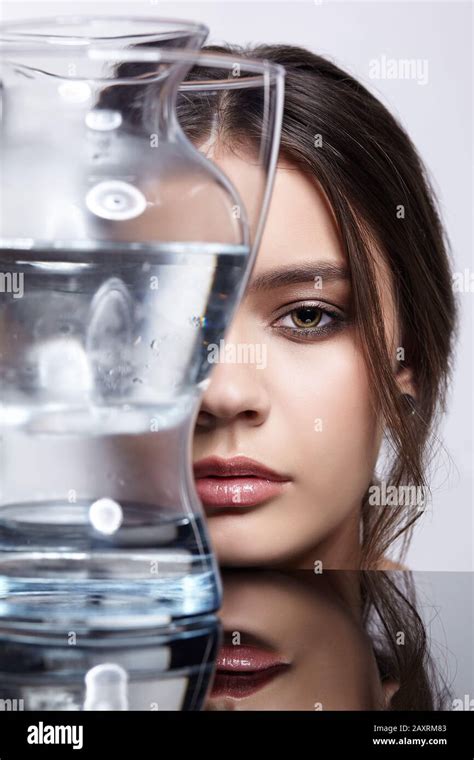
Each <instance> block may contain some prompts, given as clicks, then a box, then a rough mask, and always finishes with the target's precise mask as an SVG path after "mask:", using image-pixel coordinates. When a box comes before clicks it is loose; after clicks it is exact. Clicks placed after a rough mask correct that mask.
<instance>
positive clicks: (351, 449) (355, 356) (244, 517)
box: [194, 159, 390, 568]
mask: <svg viewBox="0 0 474 760" xmlns="http://www.w3.org/2000/svg"><path fill="white" fill-rule="evenodd" d="M223 168H224V170H225V171H226V173H227V174H228V175H229V176H230V177H231V178H232V179H233V180H234V183H235V184H236V186H237V187H238V188H239V190H240V192H241V195H242V196H243V198H244V202H245V198H246V193H247V190H248V193H247V195H250V189H248V186H249V184H250V180H249V179H247V178H246V176H245V170H244V171H242V169H241V167H239V168H237V169H236V168H235V165H234V164H233V163H232V160H230V159H229V160H228V161H227V163H226V162H223ZM237 173H238V174H237ZM246 181H247V187H246V185H245V183H246ZM345 265H346V261H345V260H344V256H343V253H342V249H341V245H340V242H339V239H338V235H337V231H336V227H335V223H334V220H333V216H332V212H331V210H330V208H329V206H328V204H327V202H326V201H325V198H324V196H323V194H322V193H321V192H320V191H319V190H318V189H317V188H316V186H315V184H314V182H312V181H310V180H309V179H307V178H306V177H305V176H304V175H303V174H302V173H301V172H299V171H298V170H296V169H294V168H292V167H291V166H290V165H288V164H281V165H280V166H279V168H278V170H277V173H276V180H275V185H274V190H273V195H272V201H271V205H270V209H269V215H268V219H267V223H266V227H265V231H264V235H263V239H262V244H261V246H260V249H259V253H258V257H257V261H256V265H255V268H254V270H253V273H252V278H251V281H250V284H249V287H248V289H247V292H246V296H245V298H244V300H243V302H242V303H241V305H240V307H239V309H238V311H237V313H236V316H235V318H234V320H233V322H232V325H231V328H230V330H229V331H228V333H227V334H226V336H225V341H226V343H227V344H234V345H239V344H252V345H254V346H256V347H260V349H261V350H262V351H263V349H264V350H265V351H266V366H262V362H260V363H258V362H256V361H254V362H253V363H251V361H249V362H247V363H245V362H241V363H231V362H228V361H224V362H222V363H220V364H217V365H215V368H214V370H213V373H212V376H211V382H210V385H209V387H208V389H207V391H206V393H205V394H204V397H203V401H202V405H201V411H200V414H199V417H198V419H197V425H196V430H195V438H194V462H195V463H196V462H197V461H198V460H202V459H204V458H208V457H210V456H217V457H221V458H224V459H229V458H232V457H235V456H237V455H242V456H245V457H249V458H251V459H254V460H256V461H257V462H259V463H261V464H263V465H266V466H267V467H269V468H271V469H272V470H274V471H276V472H277V473H279V474H282V475H283V476H285V477H286V482H284V483H280V484H279V485H277V486H275V487H271V488H266V487H265V484H263V486H262V487H260V485H261V481H260V485H258V484H256V485H258V488H255V489H254V491H255V492H256V494H257V496H256V501H257V502H258V503H256V504H255V503H253V504H252V505H251V506H245V502H246V497H247V495H248V494H249V493H252V481H251V480H249V479H248V478H247V479H241V480H240V483H239V480H238V479H236V478H232V481H231V480H229V479H227V481H226V480H223V479H220V480H219V481H218V480H216V478H215V477H214V480H213V482H212V481H211V480H210V479H209V478H207V479H205V478H204V479H199V478H198V479H197V487H198V492H199V494H200V497H201V500H202V501H203V503H204V506H205V507H206V499H209V493H210V492H212V489H213V488H214V490H215V491H216V489H217V496H214V499H213V503H214V508H213V509H212V510H211V508H210V506H209V503H208V505H207V506H208V508H207V509H206V511H207V512H208V518H209V529H210V534H211V538H212V541H213V544H214V548H215V550H216V553H217V556H218V559H219V560H220V562H221V563H222V564H239V565H246V564H247V565H248V564H259V563H261V564H266V565H271V564H274V565H277V564H278V563H281V562H282V563H285V565H286V566H291V565H292V566H296V567H313V564H314V562H315V561H317V560H323V561H324V563H325V566H326V567H339V568H341V567H354V566H357V559H358V555H357V553H358V544H359V538H358V530H359V528H358V526H359V510H360V504H361V500H362V498H363V496H364V493H365V492H366V489H367V487H368V485H369V484H370V480H371V477H372V472H373V468H374V465H375V462H376V458H377V453H378V450H379V446H380V439H381V436H380V432H379V425H378V422H377V418H376V415H375V413H374V411H373V408H372V403H371V402H372V390H371V387H370V383H369V380H368V374H367V370H366V366H365V364H364V361H363V358H362V354H361V350H360V347H359V346H358V345H357V341H356V335H355V330H354V328H353V326H352V325H351V287H350V282H349V279H348V278H347V277H344V276H342V275H343V272H339V269H340V268H342V269H344V267H345ZM305 266H306V267H309V271H307V273H306V275H305V276H304V277H303V278H300V277H298V278H297V279H298V281H297V282H286V281H280V282H275V281H274V280H273V281H272V280H271V279H270V277H271V276H272V275H274V274H275V273H276V272H277V271H278V272H279V271H284V272H286V273H287V274H288V275H289V276H290V277H291V278H292V279H296V277H295V275H296V273H297V271H298V270H299V269H300V268H302V267H305ZM331 268H332V269H331ZM318 270H321V272H320V274H321V277H320V278H319V279H316V280H315V276H317V275H318ZM337 274H338V275H339V276H336V275H337ZM332 275H333V276H332ZM300 279H303V280H304V281H299V280H300ZM257 286H258V287H257ZM386 290H388V289H386ZM382 296H383V293H382ZM388 298H389V293H386V294H385V301H387V299H388ZM388 313H390V311H389V312H388ZM262 347H263V349H262ZM235 355H236V356H237V357H238V353H237V352H236V354H235ZM263 355H264V354H263V353H261V354H260V355H259V354H258V352H257V350H256V349H255V354H254V356H260V358H261V356H263ZM219 482H220V483H221V484H222V485H223V486H224V488H222V487H220V491H219V490H218V489H219V486H218V485H217V486H216V484H218V483H219ZM254 482H255V481H254ZM267 485H268V483H267ZM224 492H225V493H226V494H227V497H228V498H229V495H230V497H231V500H232V503H233V505H234V506H232V507H231V508H223V504H221V505H219V504H217V509H216V508H215V505H216V500H217V501H218V499H219V495H218V494H219V493H221V494H222V493H224ZM254 501H255V500H254ZM239 503H240V506H238V505H239ZM219 506H220V507H221V508H219Z"/></svg>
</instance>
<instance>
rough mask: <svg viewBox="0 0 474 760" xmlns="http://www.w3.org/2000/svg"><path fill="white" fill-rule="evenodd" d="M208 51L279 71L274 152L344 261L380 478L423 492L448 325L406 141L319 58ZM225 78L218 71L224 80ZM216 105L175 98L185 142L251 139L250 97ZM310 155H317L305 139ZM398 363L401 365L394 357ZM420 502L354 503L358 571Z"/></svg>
mask: <svg viewBox="0 0 474 760" xmlns="http://www.w3.org/2000/svg"><path fill="white" fill-rule="evenodd" d="M203 50H205V51H207V52H218V53H219V52H220V53H228V54H230V55H233V56H242V57H247V58H256V59H267V60H269V61H272V62H275V63H279V64H282V65H283V66H284V67H285V69H286V85H285V106H284V115H283V126H282V133H281V145H280V154H281V156H282V157H284V158H285V159H286V160H288V161H290V162H291V163H292V164H293V165H294V166H295V167H296V168H298V169H299V170H301V171H302V172H304V173H305V174H306V175H308V176H309V177H310V178H311V179H312V180H313V181H315V182H317V183H319V186H320V187H321V188H322V190H323V191H324V192H325V194H326V196H327V198H328V200H329V202H330V204H331V206H332V210H333V212H334V215H335V219H336V222H337V225H338V228H339V234H340V239H341V243H342V246H343V250H344V253H345V255H346V257H347V261H348V265H349V269H350V275H351V281H352V291H353V310H354V320H355V323H356V326H357V329H358V336H359V340H360V345H361V349H362V351H363V354H364V358H365V362H366V365H367V368H368V372H369V374H370V378H371V382H372V385H373V393H374V405H375V407H376V410H377V412H378V413H379V414H380V415H381V417H382V419H383V420H384V422H385V431H386V433H385V435H386V442H387V443H388V448H389V451H390V458H389V466H388V471H387V473H386V476H385V481H386V483H387V484H388V485H392V486H396V487H399V486H412V487H413V486H414V487H416V488H419V487H422V488H423V489H424V490H426V489H427V487H428V486H427V482H426V481H427V478H426V465H427V462H428V461H429V458H430V455H431V454H432V448H433V447H432V444H433V441H434V440H435V436H434V433H435V428H436V422H437V419H438V417H439V412H440V411H443V410H444V408H445V399H446V390H447V383H448V378H449V370H450V362H451V355H452V346H453V334H454V331H455V325H456V307H455V301H454V296H453V290H452V284H451V273H450V265H449V257H448V249H449V243H448V240H447V237H446V234H445V231H444V229H443V226H442V223H441V221H440V214H439V211H438V207H437V200H436V196H435V194H434V192H433V189H432V187H431V184H430V180H429V178H428V176H427V172H426V169H425V167H424V166H423V163H422V161H421V159H420V157H419V155H418V153H417V151H416V149H415V147H414V146H413V144H412V142H411V140H410V138H409V137H408V135H407V134H406V132H405V131H404V129H403V128H402V127H401V125H400V124H399V123H398V121H397V120H396V119H395V118H394V117H393V116H392V115H391V114H390V113H389V111H388V110H387V109H386V108H385V107H384V106H383V105H382V104H381V103H380V102H379V101H378V100H377V99H376V98H375V97H374V96H373V95H371V94H370V93H369V91H368V90H367V89H366V88H365V87H363V86H362V85H361V84H360V83H359V82H358V81H356V80H355V79H354V78H353V77H351V76H350V75H349V74H348V73H347V72H345V71H343V70H342V69H340V68H338V67H337V66H336V65H334V64H333V63H331V62H330V61H328V60H326V59H325V58H323V57H321V56H319V55H315V54H313V53H311V52H309V51H308V50H306V49H304V48H301V47H295V46H290V45H258V46H256V47H246V48H244V47H239V46H235V45H223V46H206V47H204V48H203ZM224 76H225V74H224ZM215 77H216V70H215V69H210V68H209V69H205V68H204V67H199V66H195V67H194V68H193V69H192V70H191V71H190V72H189V74H188V77H187V78H188V79H193V80H200V79H213V78H215ZM221 92H222V95H219V96H218V97H213V98H209V97H205V96H202V95H201V97H200V96H199V95H196V96H193V97H191V96H190V95H189V93H187V94H186V96H185V97H183V98H181V99H178V103H177V114H178V119H179V122H180V124H181V126H182V128H183V130H184V131H185V133H186V134H187V135H188V137H189V138H190V139H191V140H192V141H193V142H200V141H202V140H204V139H206V138H207V137H209V135H210V134H211V133H212V130H213V129H214V130H215V126H216V120H217V123H218V125H219V129H218V135H219V140H223V141H225V143H226V144H227V145H228V146H229V147H231V148H232V149H233V150H235V149H238V148H239V147H240V148H244V149H245V148H248V147H249V145H252V143H253V142H255V141H256V140H258V139H259V135H260V129H261V124H260V119H259V115H260V113H261V107H260V104H259V107H258V108H257V107H255V106H256V104H255V101H254V100H253V99H254V98H255V97H256V95H255V93H254V92H252V89H251V88H249V89H245V88H242V89H241V88H238V89H237V90H234V91H228V90H227V91H221ZM316 136H320V137H321V141H320V146H319V147H315V137H316ZM374 249H376V250H377V251H378V253H379V254H380V256H381V257H382V258H383V260H384V261H385V262H386V265H387V266H388V270H389V272H390V275H391V280H392V287H393V291H394V295H395V302H396V308H397V312H398V313H397V317H398V321H399V325H400V334H401V336H402V337H401V347H403V351H404V355H402V358H401V359H400V360H399V361H398V366H400V367H404V366H407V367H410V368H411V371H412V373H413V378H414V384H415V388H416V405H415V407H414V408H412V406H413V405H412V403H411V399H410V398H408V399H407V398H406V397H404V396H402V395H401V394H400V390H399V388H398V386H397V382H396V373H395V371H394V369H393V366H394V357H393V356H390V352H389V349H388V346H387V342H386V335H385V328H384V321H383V318H382V309H381V303H380V298H379V293H378V287H377V276H376V270H375V264H374V256H373V254H374ZM397 358H399V357H397ZM420 514H421V512H420V509H419V506H418V505H414V506H403V505H399V506H395V507H389V508H387V507H386V506H382V507H379V506H377V507H375V506H372V505H370V504H369V502H368V499H367V498H365V499H364V503H363V505H362V560H361V567H363V568H364V567H365V568H371V567H372V568H373V567H376V566H377V564H378V562H379V561H380V559H381V558H382V557H383V555H384V554H385V552H386V551H387V549H388V548H389V547H390V546H391V545H392V544H393V542H394V541H395V540H396V539H398V538H401V539H402V540H401V541H400V544H399V549H400V553H399V556H400V558H402V557H403V556H404V554H405V551H406V548H407V545H408V542H409V539H410V537H411V532H412V527H413V524H414V522H415V521H416V519H417V518H418V517H419V516H420Z"/></svg>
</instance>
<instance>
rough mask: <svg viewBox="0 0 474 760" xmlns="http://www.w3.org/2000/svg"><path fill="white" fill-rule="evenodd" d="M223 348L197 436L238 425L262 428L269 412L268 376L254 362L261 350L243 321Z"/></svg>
mask: <svg viewBox="0 0 474 760" xmlns="http://www.w3.org/2000/svg"><path fill="white" fill-rule="evenodd" d="M224 344H225V350H224V351H222V350H221V351H220V352H219V361H218V363H216V364H211V376H210V384H209V386H208V387H207V389H206V391H205V393H204V395H203V398H202V402H201V407H200V410H199V415H198V417H197V420H196V429H197V432H198V431H200V430H201V431H202V430H205V429H210V428H215V427H219V426H225V425H229V424H231V423H233V422H237V421H240V422H245V423H246V424H249V425H252V426H257V425H261V424H262V423H263V422H264V421H265V420H266V418H267V417H268V414H269V411H270V396H269V392H268V389H267V387H266V383H265V379H266V375H267V373H266V370H265V368H264V367H262V366H261V365H259V362H258V361H256V360H255V357H257V356H259V349H260V354H261V349H262V346H261V345H257V343H255V342H254V343H252V342H251V341H250V340H249V331H247V330H244V325H243V320H239V319H236V320H235V322H234V323H233V325H232V328H231V329H230V330H229V331H228V333H227V335H226V337H225V341H224Z"/></svg>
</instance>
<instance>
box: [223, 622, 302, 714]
mask: <svg viewBox="0 0 474 760" xmlns="http://www.w3.org/2000/svg"><path fill="white" fill-rule="evenodd" d="M232 635H233V634H232V632H226V633H225V635H224V644H223V645H222V646H221V648H220V650H219V654H218V656H217V662H216V674H215V677H214V682H213V686H212V692H211V695H210V696H211V698H212V697H223V696H225V697H232V698H234V699H242V698H243V697H247V696H250V694H254V693H255V692H256V691H259V690H260V689H263V687H264V686H266V685H267V684H268V683H270V682H271V681H273V680H274V679H275V678H276V677H277V676H279V675H280V674H281V673H283V672H284V671H285V670H287V669H288V668H289V667H290V663H289V662H287V661H286V660H285V658H284V657H282V656H281V655H279V654H278V653H277V652H275V651H274V650H273V649H269V648H268V646H267V645H266V644H264V643H261V642H260V640H259V639H256V638H255V637H253V636H251V635H249V634H245V633H242V634H241V641H242V639H243V640H244V643H243V644H238V645H235V644H232V643H230V642H231V640H232V638H231V637H232Z"/></svg>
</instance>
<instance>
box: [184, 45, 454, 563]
mask: <svg viewBox="0 0 474 760" xmlns="http://www.w3.org/2000/svg"><path fill="white" fill-rule="evenodd" d="M205 49H206V50H208V51H216V52H228V53H233V54H234V55H239V56H240V55H245V56H248V57H249V58H266V59H268V60H270V61H274V62H277V63H280V64H282V65H283V66H284V67H285V69H286V85H285V109H284V118H283V128H282V136H281V150H280V159H279V163H278V168H277V172H276V179H275V185H274V190H273V195H272V200H271V204H270V209H269V214H268V220H267V224H266V227H265V231H264V235H263V239H262V242H261V245H260V248H259V252H258V257H257V260H256V264H255V267H254V270H253V272H252V277H251V280H250V282H249V286H248V288H247V291H246V295H245V298H244V300H243V301H242V303H241V305H240V306H239V309H238V311H237V313H236V315H235V317H234V319H233V322H232V325H231V328H230V329H229V331H228V333H227V334H226V336H225V340H226V343H230V344H237V345H240V344H246V345H248V344H250V345H254V346H256V347H260V348H262V349H265V351H264V352H263V351H262V352H261V355H264V356H265V361H264V362H260V364H257V363H256V362H248V363H229V362H222V363H220V364H217V365H216V367H215V368H214V370H213V373H212V375H211V381H210V385H209V387H208V389H207V390H206V392H205V395H204V397H203V401H202V406H201V410H200V413H199V416H198V418H197V421H196V428H195V439H194V465H195V467H194V474H195V482H196V486H197V490H198V493H199V495H200V497H201V500H202V502H203V505H204V508H205V510H206V513H207V517H208V524H209V530H210V534H211V540H212V542H213V545H214V548H215V550H216V553H217V556H218V559H219V561H220V562H221V563H222V564H223V565H233V566H236V565H237V566H249V565H253V566H256V565H258V566H271V567H285V568H316V567H318V568H319V567H321V568H323V567H324V568H326V569H331V568H332V569H341V568H344V569H355V568H366V569H386V568H391V567H397V566H398V567H399V565H397V564H396V563H395V562H394V561H393V559H392V560H390V559H389V558H388V557H389V550H390V548H391V547H392V544H393V543H394V542H395V541H396V539H401V540H400V541H397V543H396V546H397V550H398V552H399V555H398V557H397V560H401V559H403V553H404V551H405V550H406V547H407V543H408V540H409V538H410V534H411V529H412V526H413V524H414V522H415V520H416V519H417V518H418V517H419V516H420V515H421V514H422V512H423V509H424V507H425V505H426V489H427V485H428V484H427V479H426V474H425V468H426V464H427V458H428V455H430V454H431V452H432V443H433V440H434V435H433V434H434V429H435V422H436V420H437V417H438V413H439V411H440V410H442V409H443V408H444V400H445V392H446V387H447V380H448V376H449V369H450V361H451V354H452V344H453V331H454V327H455V304H454V299H453V293H452V286H451V275H450V268H449V261H448V255H447V241H446V239H445V234H444V231H443V228H442V225H441V222H440V217H439V214H438V211H437V203H436V199H435V197H434V194H433V191H432V189H431V187H430V184H429V180H428V178H427V175H426V170H425V168H424V167H423V164H422V162H421V160H420V158H419V156H418V154H417V152H416V150H415V148H414V146H413V144H412V143H411V141H410V139H409V137H408V136H407V134H406V133H405V132H404V130H403V129H402V127H401V126H400V124H399V123H398V122H397V121H396V120H395V119H394V117H393V116H392V115H391V114H390V113H389V112H388V111H387V109H386V108H385V107H384V106H383V105H382V104H381V103H380V102H379V101H378V100H377V99H376V98H375V97H374V96H372V95H371V94H370V93H369V92H368V91H367V90H366V89H365V88H364V87H363V86H362V85H361V84H360V83H359V82H357V81H356V80H355V79H353V78H352V77H351V76H349V75H348V74H347V73H346V72H344V71H342V70H341V69H339V68H338V67H337V66H335V65H334V64H332V63H330V62H329V61H327V60H325V59H324V58H322V57H320V56H318V55H314V54H313V53H311V52H309V51H307V50H305V49H302V48H299V47H291V46H283V45H275V46H267V45H261V46H258V47H255V48H252V49H241V48H237V47H231V46H225V47H214V46H211V47H208V48H205ZM212 76H213V74H212V72H210V71H205V70H202V69H201V70H198V69H194V70H193V71H192V72H191V73H190V77H192V78H198V77H202V78H211V77H212ZM216 114H218V119H219V128H218V129H217V130H216V129H215V126H216ZM256 118H257V117H256V109H255V108H252V90H251V89H249V90H240V91H239V92H237V91H236V92H235V95H232V96H229V93H227V96H226V97H225V100H224V99H223V100H222V102H219V103H217V104H216V103H215V101H212V102H211V101H210V100H206V99H200V100H199V101H196V102H195V103H193V104H191V103H190V102H188V103H187V105H186V107H183V110H182V112H181V120H182V125H183V128H184V129H185V131H187V133H188V135H189V137H190V138H191V139H192V140H193V141H194V142H195V143H198V144H200V145H202V146H203V145H205V146H206V151H207V154H208V156H209V158H211V159H212V160H215V161H216V162H218V163H220V165H221V166H222V167H223V168H224V170H225V171H226V172H227V173H228V175H229V176H230V178H231V179H235V181H236V184H237V186H238V185H239V181H242V176H241V172H242V165H243V163H245V159H246V156H249V159H248V165H249V166H250V165H251V158H250V156H251V148H252V139H253V135H254V134H258V129H259V125H258V124H256V123H255V119H256ZM239 172H240V175H239ZM382 459H383V462H382V461H381V460H382ZM420 494H421V498H420Z"/></svg>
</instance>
